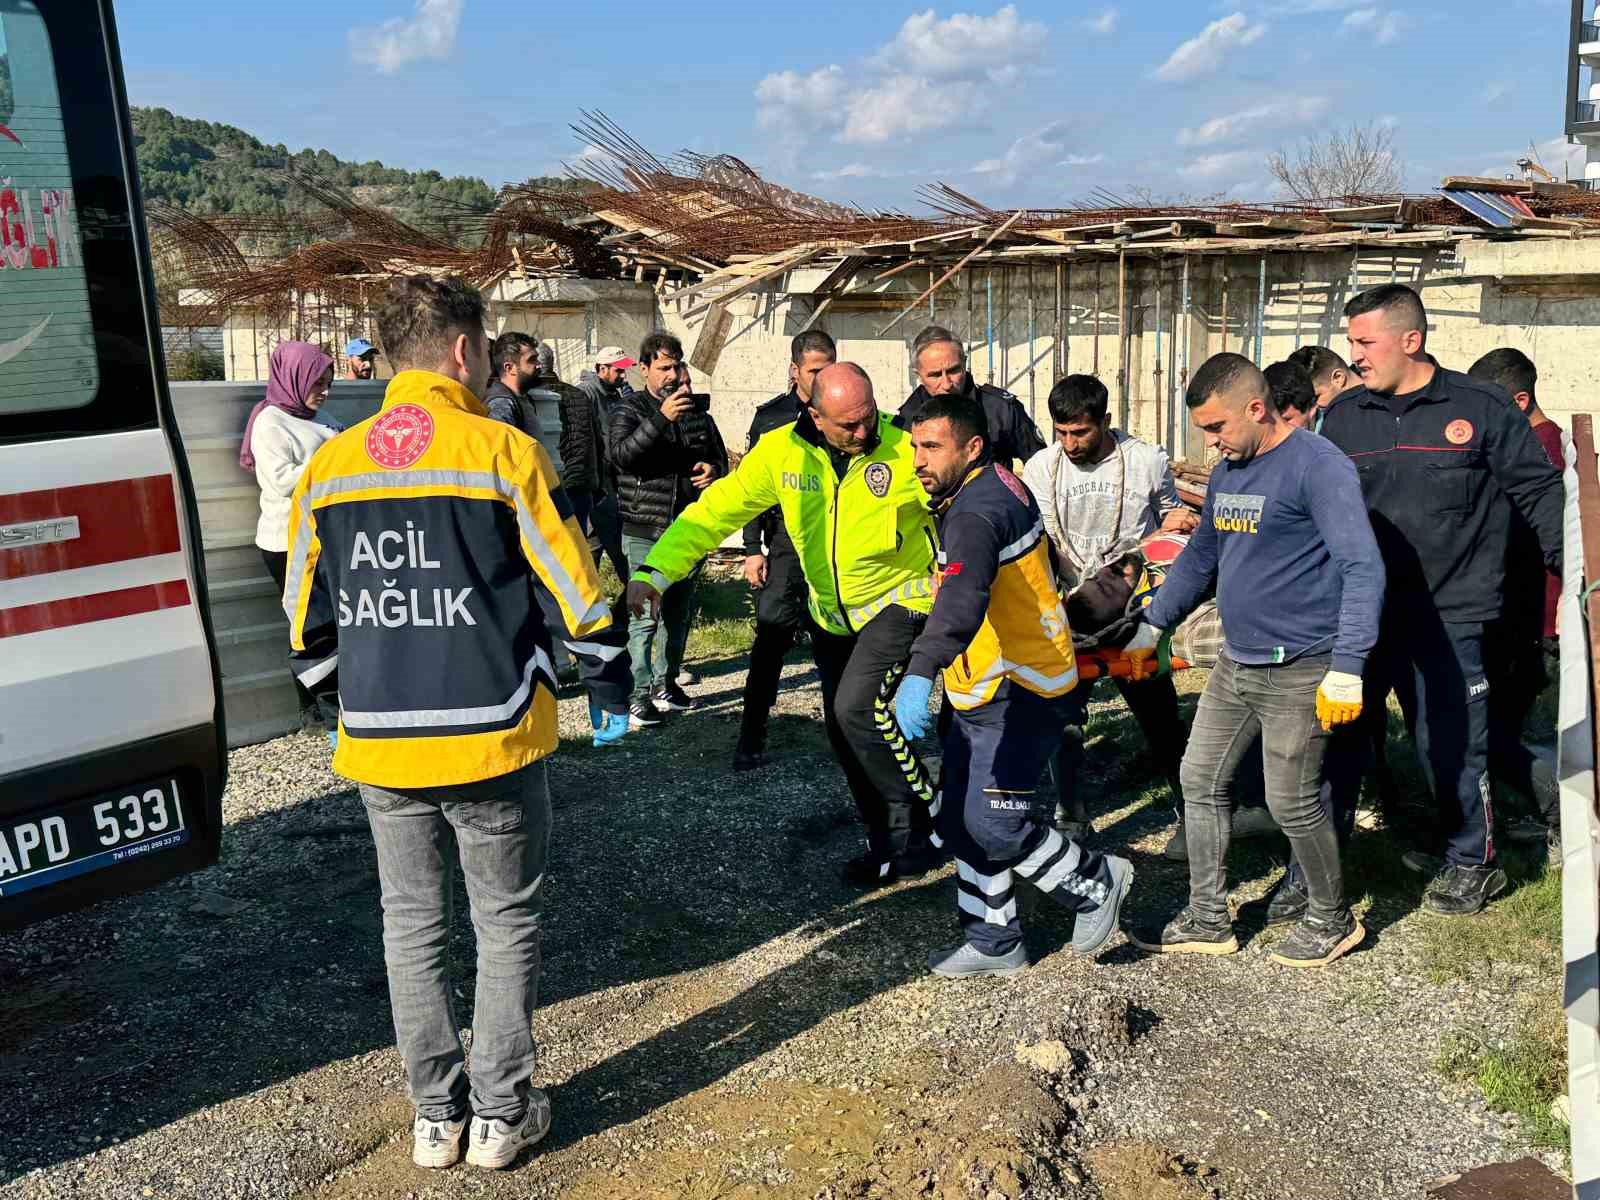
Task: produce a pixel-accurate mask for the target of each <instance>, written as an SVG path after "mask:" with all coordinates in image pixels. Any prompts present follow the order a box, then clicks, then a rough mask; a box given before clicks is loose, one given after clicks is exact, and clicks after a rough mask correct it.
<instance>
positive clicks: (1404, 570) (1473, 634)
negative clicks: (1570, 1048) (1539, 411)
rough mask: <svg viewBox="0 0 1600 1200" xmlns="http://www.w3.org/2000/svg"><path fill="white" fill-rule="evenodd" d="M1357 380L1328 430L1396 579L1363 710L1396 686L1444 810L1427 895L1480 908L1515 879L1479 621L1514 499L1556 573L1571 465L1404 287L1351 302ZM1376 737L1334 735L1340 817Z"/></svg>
mask: <svg viewBox="0 0 1600 1200" xmlns="http://www.w3.org/2000/svg"><path fill="white" fill-rule="evenodd" d="M1344 312H1345V316H1346V317H1347V318H1348V319H1349V323H1350V324H1349V336H1350V356H1351V365H1352V366H1353V367H1354V368H1355V369H1356V371H1358V372H1359V373H1360V375H1361V383H1362V386H1361V387H1359V388H1356V389H1353V390H1351V391H1349V392H1347V393H1345V394H1344V395H1343V396H1341V397H1339V399H1338V400H1336V401H1335V402H1334V403H1333V404H1332V405H1331V406H1330V407H1329V408H1328V412H1327V416H1326V418H1325V419H1324V421H1323V424H1322V434H1323V436H1324V437H1326V438H1328V439H1329V440H1330V441H1332V442H1333V443H1334V445H1336V446H1338V447H1339V448H1340V449H1341V450H1343V451H1344V452H1345V453H1346V454H1348V455H1349V456H1350V457H1351V458H1352V459H1354V460H1355V463H1356V467H1357V470H1358V471H1359V472H1360V476H1361V491H1362V494H1363V496H1364V498H1365V500H1366V504H1367V509H1368V512H1369V513H1370V514H1371V518H1372V528H1373V532H1374V533H1375V534H1376V535H1377V538H1378V546H1379V549H1380V550H1381V551H1382V552H1383V560H1384V566H1385V568H1386V569H1387V571H1388V578H1389V591H1388V597H1387V602H1386V603H1385V606H1384V612H1383V624H1382V628H1381V630H1380V633H1379V637H1378V645H1377V648H1376V649H1375V650H1374V651H1373V653H1372V654H1371V656H1370V657H1369V658H1368V660H1367V662H1368V666H1367V671H1366V673H1365V674H1364V675H1363V677H1362V678H1363V682H1364V684H1365V687H1366V693H1367V695H1366V699H1365V701H1364V712H1365V713H1366V719H1367V720H1370V721H1373V722H1377V721H1381V720H1383V719H1384V708H1383V704H1382V698H1383V697H1384V696H1386V695H1387V694H1388V693H1389V690H1390V689H1391V687H1392V688H1393V689H1394V690H1395V691H1396V692H1397V693H1398V694H1399V696H1400V703H1401V706H1402V707H1403V708H1404V709H1405V710H1406V715H1407V723H1408V724H1409V725H1410V726H1411V728H1412V729H1413V731H1414V733H1415V737H1416V742H1417V753H1418V755H1419V756H1420V757H1421V758H1422V759H1423V760H1424V762H1426V764H1427V765H1428V768H1429V771H1428V774H1429V776H1430V778H1431V781H1432V784H1433V789H1434V793H1435V794H1434V800H1435V802H1436V803H1437V805H1438V806H1439V807H1440V808H1441V810H1442V814H1441V815H1442V816H1443V826H1442V830H1441V831H1440V832H1442V833H1443V834H1444V846H1443V849H1444V856H1443V858H1442V859H1439V858H1434V857H1432V856H1424V855H1415V854H1414V855H1408V856H1407V862H1408V865H1411V866H1413V867H1421V868H1424V869H1425V870H1427V871H1429V872H1430V873H1431V874H1432V880H1431V882H1430V883H1429V884H1428V889H1427V892H1426V894H1425V895H1424V896H1423V904H1424V905H1425V906H1426V907H1427V908H1429V909H1430V910H1432V911H1433V912H1436V913H1441V914H1444V915H1446V916H1459V915H1463V914H1468V913H1474V912H1477V911H1478V910H1479V909H1481V908H1482V907H1483V906H1484V904H1486V903H1487V902H1488V901H1489V900H1490V899H1492V898H1493V897H1494V896H1495V895H1496V894H1498V893H1499V892H1501V891H1504V890H1505V887H1506V876H1505V873H1504V872H1503V871H1501V870H1500V869H1499V867H1498V866H1497V865H1496V861H1495V845H1494V813H1493V809H1492V804H1491V799H1490V790H1489V772H1488V752H1489V728H1488V714H1489V704H1488V693H1489V680H1488V677H1487V675H1486V673H1485V651H1484V631H1485V626H1486V625H1487V624H1489V623H1492V622H1493V621H1495V620H1496V619H1497V618H1498V617H1499V616H1500V612H1501V606H1502V598H1503V592H1504V585H1505V562H1506V549H1507V543H1508V539H1509V537H1510V531H1511V517H1512V512H1513V510H1515V511H1516V512H1517V513H1519V514H1520V515H1521V516H1522V518H1523V519H1524V520H1525V521H1526V522H1527V523H1528V525H1529V526H1530V527H1531V528H1532V529H1533V531H1534V533H1535V535H1536V536H1537V538H1538V542H1539V545H1540V547H1541V548H1542V550H1543V551H1544V560H1545V563H1546V564H1547V565H1548V566H1549V567H1550V569H1551V570H1554V571H1559V570H1560V567H1561V476H1560V474H1559V472H1557V471H1556V469H1555V468H1554V467H1553V466H1551V465H1550V462H1549V460H1548V459H1547V458H1546V457H1545V455H1544V451H1543V450H1542V449H1540V447H1539V443H1538V442H1537V441H1536V440H1535V439H1534V436H1533V434H1532V432H1531V431H1530V429H1529V427H1528V422H1527V420H1526V419H1525V418H1524V417H1523V416H1522V414H1521V413H1519V412H1518V411H1517V410H1516V408H1515V407H1514V406H1513V405H1512V403H1511V399H1510V397H1508V396H1507V395H1506V394H1505V392H1504V391H1503V390H1501V389H1500V388H1499V387H1497V386H1495V385H1494V384H1491V383H1486V382H1483V381H1481V380H1476V379H1472V378H1470V377H1469V376H1467V375H1462V374H1460V373H1458V372H1456V371H1446V370H1444V369H1443V368H1441V367H1440V366H1439V364H1438V362H1436V361H1435V360H1434V358H1433V357H1432V356H1431V355H1429V354H1428V352H1427V338H1428V333H1427V330H1428V317H1427V313H1426V312H1425V311H1424V309H1423V307H1422V300H1421V298H1420V297H1419V296H1418V295H1417V294H1416V292H1414V291H1412V290H1411V289H1410V288H1408V287H1406V286H1404V285H1403V284H1388V285H1386V286H1383V287H1378V288H1373V289H1372V290H1370V291H1366V292H1362V293H1361V294H1360V295H1358V296H1356V297H1354V298H1353V299H1352V300H1351V301H1350V302H1349V303H1348V304H1347V305H1345V310H1344ZM1366 744H1367V742H1366V739H1365V738H1362V737H1359V736H1350V735H1348V734H1346V735H1344V736H1341V737H1337V738H1335V739H1334V740H1333V743H1332V745H1331V746H1330V748H1329V752H1328V759H1327V765H1326V772H1327V776H1328V786H1329V789H1330V802H1331V804H1332V806H1333V808H1334V811H1335V814H1336V815H1337V817H1338V818H1339V819H1341V820H1343V819H1346V816H1345V814H1346V813H1347V812H1349V811H1353V809H1354V806H1355V800H1356V795H1357V792H1358V791H1359V788H1360V779H1361V774H1360V772H1361V762H1362V759H1363V757H1364V755H1363V753H1362V751H1363V749H1364V747H1365V746H1366Z"/></svg>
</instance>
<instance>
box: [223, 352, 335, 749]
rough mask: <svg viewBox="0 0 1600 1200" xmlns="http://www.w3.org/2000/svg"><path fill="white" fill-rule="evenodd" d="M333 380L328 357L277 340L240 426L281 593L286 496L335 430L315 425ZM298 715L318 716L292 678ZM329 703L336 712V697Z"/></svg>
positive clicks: (242, 461)
mask: <svg viewBox="0 0 1600 1200" xmlns="http://www.w3.org/2000/svg"><path fill="white" fill-rule="evenodd" d="M332 383H333V359H332V358H330V357H329V356H328V355H327V354H326V353H324V352H323V351H322V350H320V349H319V348H318V347H316V346H312V345H310V344H308V343H306V342H279V343H278V345H277V347H276V348H275V349H274V350H273V351H272V359H271V365H270V370H269V374H268V378H267V398H266V399H265V400H263V401H261V403H259V404H257V405H256V406H255V408H254V409H253V410H251V413H250V420H249V422H248V423H247V424H246V425H245V427H244V444H243V445H242V446H241V447H240V448H239V465H240V466H241V467H243V468H244V469H245V470H246V471H253V472H255V477H256V482H257V483H258V484H259V485H260V487H261V519H260V520H259V521H257V522H256V545H257V546H258V547H259V548H260V550H261V558H262V560H263V561H264V562H265V563H266V564H267V574H269V575H271V576H272V581H273V582H274V583H275V584H277V586H278V594H279V596H282V594H283V585H284V576H285V574H286V566H287V563H288V558H289V497H290V496H292V495H293V494H294V488H295V484H297V483H299V482H300V473H301V472H302V471H304V470H305V468H306V464H307V463H308V462H310V461H311V456H312V455H313V454H315V453H316V452H317V447H319V446H321V445H322V443H323V442H325V441H327V440H328V439H329V438H331V437H333V436H334V435H335V434H336V433H338V432H339V431H338V430H337V429H336V428H334V427H333V426H331V425H324V424H321V423H319V422H318V421H317V420H316V419H315V418H316V415H317V410H318V409H319V408H321V407H322V405H323V402H324V401H326V400H327V398H328V388H329V387H330V386H332ZM295 689H296V690H297V691H298V692H299V693H300V708H301V713H302V716H310V717H313V718H315V719H323V718H324V717H325V716H327V715H331V714H325V713H323V712H321V711H319V705H318V703H317V697H316V696H313V695H312V694H311V693H310V692H308V691H306V689H305V688H304V687H302V686H301V684H300V681H299V680H298V679H297V680H295ZM317 695H318V696H324V697H329V698H333V697H336V695H337V685H336V684H335V683H334V681H333V680H331V679H330V680H326V681H323V682H321V683H319V684H318V685H317ZM332 704H333V706H334V708H335V710H336V708H337V700H336V699H333V700H332Z"/></svg>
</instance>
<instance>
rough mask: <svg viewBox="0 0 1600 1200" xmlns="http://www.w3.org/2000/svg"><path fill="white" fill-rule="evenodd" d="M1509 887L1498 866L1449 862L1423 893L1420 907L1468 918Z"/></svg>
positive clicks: (1443, 914)
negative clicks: (1460, 864)
mask: <svg viewBox="0 0 1600 1200" xmlns="http://www.w3.org/2000/svg"><path fill="white" fill-rule="evenodd" d="M1508 886H1509V881H1508V880H1507V879H1506V873H1505V872H1504V871H1502V870H1501V869H1500V868H1499V867H1463V866H1458V865H1456V864H1455V863H1451V864H1450V865H1449V866H1447V867H1445V868H1444V870H1442V871H1440V872H1439V873H1438V874H1437V875H1435V876H1434V877H1433V882H1432V883H1430V884H1429V885H1428V890H1427V891H1426V892H1424V893H1422V907H1423V908H1425V909H1427V910H1428V911H1429V912H1436V913H1438V914H1439V915H1440V916H1445V917H1467V916H1471V915H1472V914H1473V913H1475V912H1480V911H1482V909H1483V906H1484V905H1485V904H1487V903H1489V901H1491V900H1493V899H1494V898H1495V897H1496V896H1498V895H1499V894H1500V893H1501V892H1503V891H1505V890H1506V888H1507V887H1508Z"/></svg>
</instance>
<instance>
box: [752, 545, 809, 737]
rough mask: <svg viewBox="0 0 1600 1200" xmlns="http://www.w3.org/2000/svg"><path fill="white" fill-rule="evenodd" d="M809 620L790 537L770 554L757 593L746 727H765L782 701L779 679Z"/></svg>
mask: <svg viewBox="0 0 1600 1200" xmlns="http://www.w3.org/2000/svg"><path fill="white" fill-rule="evenodd" d="M805 620H806V577H805V572H804V571H802V570H801V569H800V556H799V555H797V554H796V553H795V552H794V546H793V544H792V543H790V542H789V541H788V539H787V538H785V539H783V540H781V541H780V542H779V543H778V544H777V545H775V546H773V547H772V548H771V551H770V553H768V555H767V582H766V585H765V586H764V587H763V588H762V589H761V590H760V591H759V592H757V593H756V638H755V644H754V645H752V646H751V647H750V670H749V672H748V673H747V674H746V675H745V680H744V726H745V728H746V729H751V730H755V731H762V730H765V729H766V727H767V718H768V717H769V715H770V714H771V712H772V706H773V705H774V704H776V703H777V702H778V679H779V677H780V676H781V675H782V674H783V659H784V656H785V655H787V654H788V653H789V651H790V650H792V649H794V644H795V641H796V640H797V638H798V637H799V634H800V629H801V627H802V626H803V625H804V624H805Z"/></svg>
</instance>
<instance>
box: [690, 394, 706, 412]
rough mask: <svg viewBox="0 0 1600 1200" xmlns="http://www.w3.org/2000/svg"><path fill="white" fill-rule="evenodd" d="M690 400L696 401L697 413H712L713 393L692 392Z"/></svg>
mask: <svg viewBox="0 0 1600 1200" xmlns="http://www.w3.org/2000/svg"><path fill="white" fill-rule="evenodd" d="M689 399H690V400H692V401H694V407H695V411H696V412H703V413H708V412H710V411H711V393H710V392H690V393H689Z"/></svg>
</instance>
